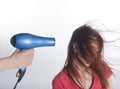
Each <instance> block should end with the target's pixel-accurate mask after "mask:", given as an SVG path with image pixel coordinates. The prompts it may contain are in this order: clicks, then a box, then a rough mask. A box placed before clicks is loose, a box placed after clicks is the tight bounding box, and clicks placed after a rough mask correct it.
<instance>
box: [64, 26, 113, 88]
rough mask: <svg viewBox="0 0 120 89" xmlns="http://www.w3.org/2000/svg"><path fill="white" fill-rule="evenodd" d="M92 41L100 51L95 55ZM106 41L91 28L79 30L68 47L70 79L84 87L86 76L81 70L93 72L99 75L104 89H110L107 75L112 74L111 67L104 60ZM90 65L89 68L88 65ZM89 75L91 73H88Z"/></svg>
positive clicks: (67, 64) (80, 28) (67, 61)
mask: <svg viewBox="0 0 120 89" xmlns="http://www.w3.org/2000/svg"><path fill="white" fill-rule="evenodd" d="M92 41H97V42H98V47H99V50H98V51H97V53H96V54H95V52H94V49H93V48H92V46H91V42H92ZM103 44H104V40H103V38H102V37H101V35H100V34H99V33H98V32H97V31H96V30H95V29H92V28H91V27H90V26H86V25H83V26H81V27H79V28H77V29H76V30H75V31H74V32H73V34H72V37H71V40H70V42H69V45H68V55H67V60H66V63H65V66H66V69H67V72H68V75H69V77H70V78H71V79H72V80H74V81H76V82H77V83H78V84H80V85H81V87H82V88H84V86H83V81H85V80H84V79H82V77H84V74H83V73H82V71H80V69H81V68H82V69H84V70H86V72H88V70H90V69H91V70H92V71H93V72H95V73H96V74H97V76H98V77H99V79H100V82H101V84H102V87H103V89H108V82H107V78H106V73H108V72H110V73H112V71H111V69H110V67H109V66H108V65H107V64H106V63H105V62H104V61H103V60H102V59H103V57H102V53H103ZM86 64H89V67H88V66H87V65H86ZM88 73H89V72H88Z"/></svg>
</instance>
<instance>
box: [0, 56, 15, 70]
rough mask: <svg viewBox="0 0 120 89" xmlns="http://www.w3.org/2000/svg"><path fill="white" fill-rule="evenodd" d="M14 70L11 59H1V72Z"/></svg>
mask: <svg viewBox="0 0 120 89" xmlns="http://www.w3.org/2000/svg"><path fill="white" fill-rule="evenodd" d="M12 68H13V63H12V60H10V58H9V57H6V58H1V59H0V71H4V70H9V69H12Z"/></svg>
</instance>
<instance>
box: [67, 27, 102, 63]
mask: <svg viewBox="0 0 120 89" xmlns="http://www.w3.org/2000/svg"><path fill="white" fill-rule="evenodd" d="M102 49H103V39H102V37H101V36H100V34H99V33H98V32H97V31H96V30H95V29H92V28H91V27H89V26H86V25H83V26H81V27H79V28H77V29H76V30H75V31H74V32H73V34H72V37H71V40H70V43H69V47H68V56H70V58H71V57H74V56H75V57H77V56H79V57H78V58H76V60H78V61H79V62H80V64H81V65H85V64H89V63H90V64H91V63H94V62H95V61H96V60H99V59H101V58H99V57H101V52H102ZM72 59H73V60H74V58H72ZM84 63H85V64H84Z"/></svg>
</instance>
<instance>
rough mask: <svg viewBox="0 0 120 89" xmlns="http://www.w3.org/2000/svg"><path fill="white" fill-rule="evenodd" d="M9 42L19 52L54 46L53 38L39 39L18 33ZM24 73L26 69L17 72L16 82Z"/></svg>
mask: <svg viewBox="0 0 120 89" xmlns="http://www.w3.org/2000/svg"><path fill="white" fill-rule="evenodd" d="M10 42H11V44H12V45H13V46H14V47H15V48H18V49H20V50H27V49H32V48H36V47H44V46H54V45H55V38H52V37H41V36H36V35H33V34H30V33H19V34H16V35H14V36H13V37H12V38H11V40H10ZM25 72H26V68H21V69H19V70H18V72H17V75H16V76H17V77H19V79H18V82H20V80H21V79H22V77H23V76H24V74H25ZM14 89H15V88H14Z"/></svg>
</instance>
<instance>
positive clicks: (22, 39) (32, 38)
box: [10, 33, 55, 50]
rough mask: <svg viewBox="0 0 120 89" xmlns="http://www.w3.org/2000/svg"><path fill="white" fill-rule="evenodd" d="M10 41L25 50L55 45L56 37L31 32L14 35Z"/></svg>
mask: <svg viewBox="0 0 120 89" xmlns="http://www.w3.org/2000/svg"><path fill="white" fill-rule="evenodd" d="M10 42H11V44H12V45H13V46H14V47H16V48H19V49H22V50H24V49H32V48H36V47H43V46H54V45H55V38H52V37H41V36H36V35H33V34H29V33H19V34H16V35H14V36H13V37H12V38H11V40H10Z"/></svg>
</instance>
